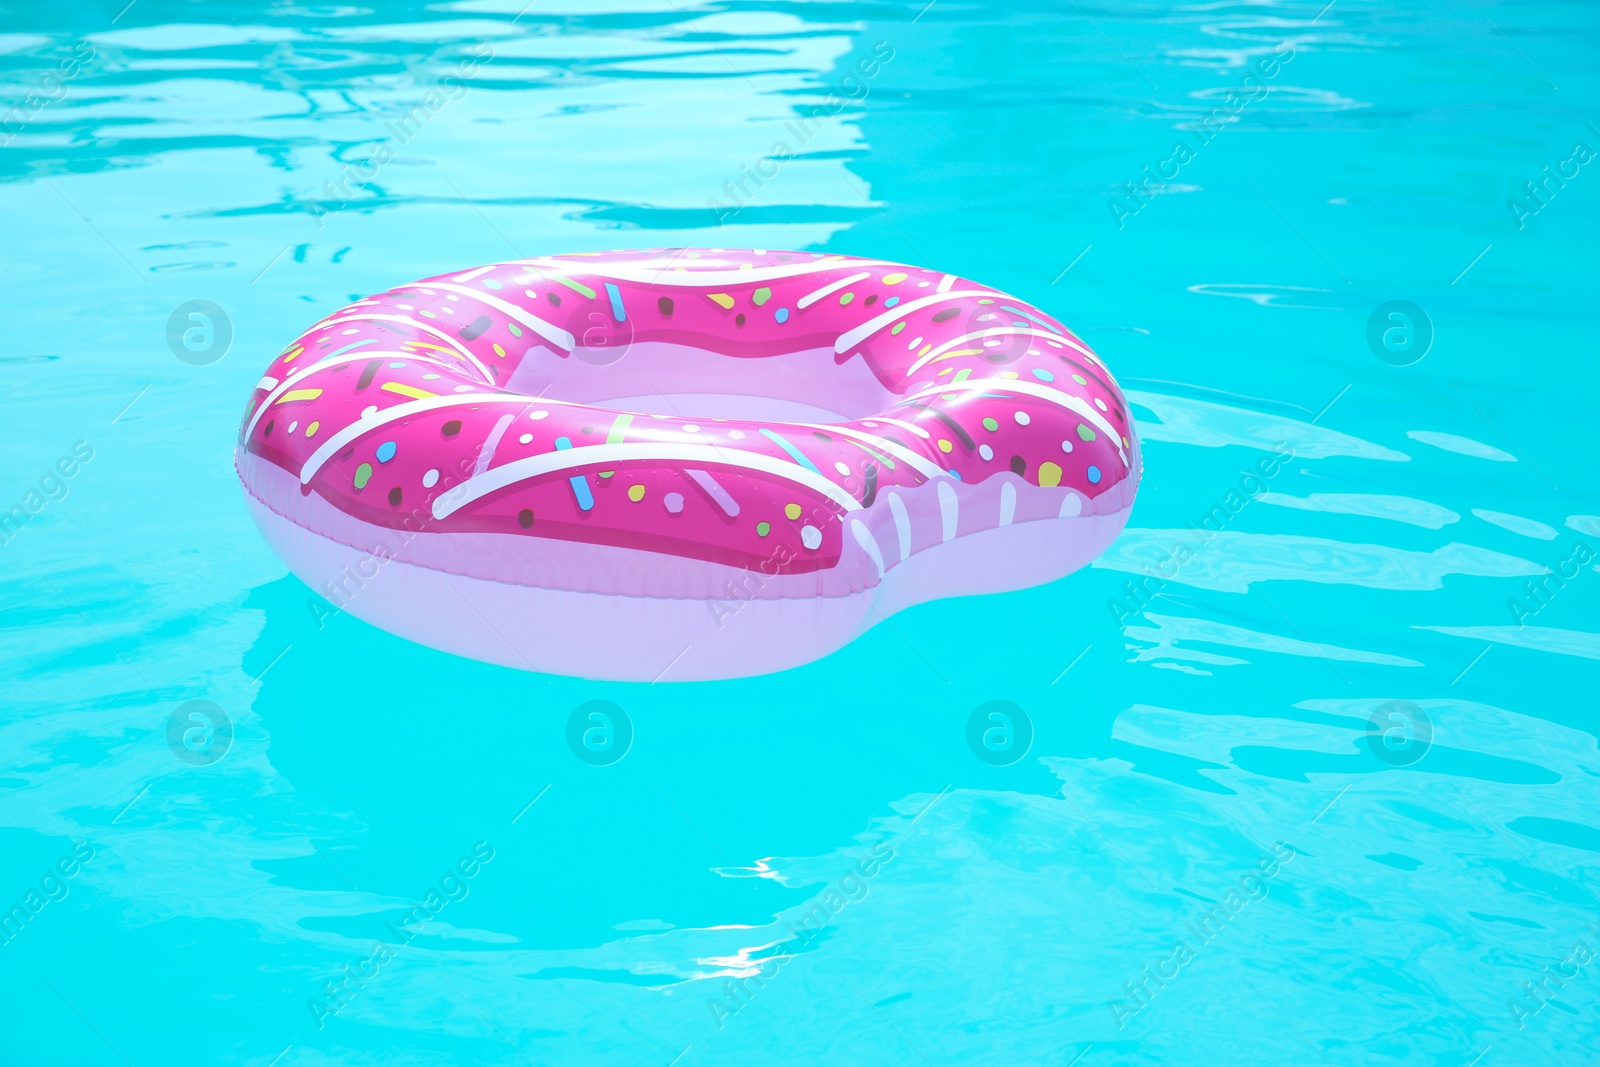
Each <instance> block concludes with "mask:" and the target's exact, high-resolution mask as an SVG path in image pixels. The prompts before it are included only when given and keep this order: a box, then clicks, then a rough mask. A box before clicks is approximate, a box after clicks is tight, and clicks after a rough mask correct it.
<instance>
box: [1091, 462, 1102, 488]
mask: <svg viewBox="0 0 1600 1067" xmlns="http://www.w3.org/2000/svg"><path fill="white" fill-rule="evenodd" d="M1089 481H1090V483H1091V484H1093V485H1099V484H1100V468H1099V467H1095V466H1090V468H1089Z"/></svg>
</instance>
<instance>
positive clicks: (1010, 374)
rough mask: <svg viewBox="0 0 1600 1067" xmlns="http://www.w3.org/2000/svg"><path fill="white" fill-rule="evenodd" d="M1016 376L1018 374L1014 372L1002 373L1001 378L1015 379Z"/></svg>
mask: <svg viewBox="0 0 1600 1067" xmlns="http://www.w3.org/2000/svg"><path fill="white" fill-rule="evenodd" d="M1016 376H1017V372H1016V371H1014V370H1008V371H1002V372H1001V374H1000V377H1002V378H1015V377H1016Z"/></svg>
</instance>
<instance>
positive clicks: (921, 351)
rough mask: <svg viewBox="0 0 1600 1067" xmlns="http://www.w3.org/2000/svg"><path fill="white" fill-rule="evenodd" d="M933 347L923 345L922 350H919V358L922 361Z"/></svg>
mask: <svg viewBox="0 0 1600 1067" xmlns="http://www.w3.org/2000/svg"><path fill="white" fill-rule="evenodd" d="M932 347H933V346H932V345H923V346H922V347H921V348H919V349H917V358H918V359H921V358H922V357H923V356H925V355H927V354H928V349H930V348H932Z"/></svg>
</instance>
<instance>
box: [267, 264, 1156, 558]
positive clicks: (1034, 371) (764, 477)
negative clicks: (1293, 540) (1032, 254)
mask: <svg viewBox="0 0 1600 1067" xmlns="http://www.w3.org/2000/svg"><path fill="white" fill-rule="evenodd" d="M623 342H626V343H627V344H638V343H640V342H660V343H664V344H668V345H682V346H687V347H691V348H697V349H700V350H706V351H713V352H716V353H719V354H721V355H722V356H725V357H727V358H729V359H761V358H764V357H773V356H782V355H787V354H791V353H797V352H807V351H813V350H819V349H822V350H827V351H830V352H832V353H834V358H835V361H836V362H837V363H839V364H844V363H846V362H847V361H851V360H861V361H864V363H865V366H866V367H867V368H868V369H870V371H871V373H872V374H873V376H874V377H875V378H876V380H877V381H878V382H879V383H880V384H881V385H882V386H883V387H884V389H885V391H886V393H887V394H888V395H890V396H892V397H894V398H895V399H893V400H892V401H891V402H890V404H889V406H888V407H886V408H885V409H884V410H883V411H882V412H880V413H878V414H875V415H872V416H868V417H865V418H860V419H856V420H854V421H849V422H839V423H834V424H830V425H827V426H821V427H818V426H812V425H801V424H795V423H782V422H774V421H739V420H723V419H708V418H699V419H692V418H676V417H670V418H668V417H662V416H659V415H647V414H641V413H637V412H626V411H617V410H608V409H604V408H599V407H593V406H586V405H580V404H573V403H567V402H563V401H561V400H560V399H559V397H537V398H536V397H535V396H531V395H529V394H528V393H526V392H518V391H513V390H511V389H509V388H507V386H506V383H507V382H508V381H509V380H510V378H511V377H512V375H513V374H514V373H517V372H518V369H519V367H520V366H521V365H522V364H524V363H525V362H529V361H532V362H531V363H530V365H529V367H526V368H523V369H522V372H521V373H520V374H519V375H518V378H519V382H523V383H525V382H526V381H528V380H529V377H528V375H529V371H530V370H532V371H537V370H538V368H539V367H540V366H541V365H544V364H543V363H542V362H541V361H549V360H571V359H574V358H578V359H587V358H588V356H589V355H590V354H591V353H593V352H604V353H607V358H608V359H609V353H611V352H614V351H615V350H616V346H617V345H619V344H621V343H623ZM624 358H625V357H624ZM589 361H591V362H595V363H603V362H606V361H605V360H598V359H595V360H589ZM551 366H554V364H551ZM774 388H775V389H777V388H778V386H776V385H775V386H774ZM636 391H637V392H638V393H641V394H643V393H649V392H651V391H652V389H651V387H650V385H647V384H644V383H640V387H639V388H638V389H637V390H636ZM533 392H537V390H533ZM301 427H303V428H304V429H303V430H302V429H300V428H301ZM240 447H241V448H242V449H246V450H248V451H249V452H250V453H253V454H254V455H256V456H258V457H261V458H263V459H265V460H266V461H267V462H269V463H271V464H273V465H275V466H277V467H279V468H282V469H283V470H285V471H288V472H290V473H292V474H294V475H295V476H297V477H298V478H299V479H300V481H301V483H302V485H303V487H304V489H305V491H306V492H314V493H316V494H317V495H319V496H320V497H322V498H323V499H324V500H326V501H328V502H329V503H331V504H332V505H333V506H335V507H337V508H339V509H340V510H342V511H344V512H345V513H347V514H349V515H352V516H354V517H356V518H358V519H361V520H363V521H365V522H368V523H372V524H374V525H377V526H383V527H393V528H399V527H401V526H406V527H408V528H410V529H417V528H419V526H420V528H422V529H425V530H426V531H428V532H433V533H452V532H473V533H481V532H492V533H498V534H504V535H506V536H512V537H517V536H520V537H535V538H559V539H563V540H569V541H579V542H587V543H592V544H607V545H616V546H623V547H628V548H634V549H641V550H645V551H649V552H655V553H662V554H668V555H676V556H685V557H690V558H695V559H702V560H709V561H713V562H717V563H723V564H728V565H731V566H735V567H739V568H743V569H755V568H758V567H759V568H761V569H762V570H764V571H766V572H767V573H772V572H773V571H774V567H775V566H776V568H777V569H778V570H781V571H782V572H784V573H799V572H805V571H813V570H823V569H826V568H829V567H832V566H835V565H836V564H837V563H838V561H839V559H840V556H841V553H842V552H843V551H845V546H846V545H848V544H850V543H852V542H860V543H861V547H862V549H864V550H865V551H866V552H867V553H868V554H869V555H871V557H872V558H873V559H874V561H877V562H878V563H879V570H880V574H879V577H881V571H882V569H883V568H884V567H886V566H887V567H892V566H893V565H894V563H895V562H898V561H899V560H900V559H903V558H905V553H904V552H903V551H902V553H900V554H898V555H897V554H896V553H894V552H892V551H891V552H889V553H887V557H886V558H885V556H884V554H883V553H881V552H880V551H879V549H880V546H879V545H878V544H877V543H876V542H875V541H874V540H873V538H872V537H871V535H870V534H869V533H868V527H867V526H865V525H862V524H861V523H860V522H859V521H855V520H859V519H860V518H861V517H862V513H863V512H869V511H870V510H871V509H874V508H879V509H881V508H884V507H886V506H887V507H890V508H892V509H893V510H894V512H895V515H894V518H895V519H896V521H899V520H900V519H901V518H902V516H903V507H902V506H901V502H900V501H899V500H898V499H897V498H896V496H895V494H894V493H892V492H890V491H891V490H895V489H897V488H899V489H904V490H906V491H911V490H914V489H915V488H916V487H918V486H921V485H924V484H926V483H927V482H929V481H934V482H937V483H940V484H939V485H938V486H937V488H938V498H939V500H940V504H941V506H944V504H945V502H946V500H947V498H948V499H949V500H950V501H952V502H953V501H956V500H959V498H960V494H961V492H962V489H963V487H966V486H975V485H977V484H978V483H980V482H982V481H984V480H985V479H988V478H990V477H991V476H995V475H1002V474H1011V475H1014V476H1016V477H1017V478H1018V479H1020V480H1021V481H1022V482H1023V483H1026V484H1027V485H1031V486H1034V487H1038V489H1039V490H1048V491H1049V492H1051V493H1055V494H1060V495H1061V497H1062V499H1063V507H1062V512H1061V513H1062V514H1077V513H1078V511H1077V506H1076V505H1074V506H1073V508H1072V510H1071V511H1068V510H1067V504H1069V503H1071V502H1070V501H1067V500H1066V497H1067V496H1068V495H1069V494H1077V495H1078V496H1079V497H1081V498H1086V499H1088V500H1093V499H1094V498H1095V497H1097V496H1099V495H1100V494H1102V493H1105V492H1107V491H1108V490H1111V489H1113V488H1117V489H1118V490H1119V492H1123V493H1125V494H1126V498H1127V499H1128V500H1129V501H1131V499H1132V490H1133V489H1135V488H1136V487H1137V482H1138V472H1139V446H1138V440H1137V438H1136V436H1135V434H1134V430H1133V425H1132V422H1131V421H1130V418H1129V414H1128V408H1127V403H1126V401H1125V400H1124V399H1123V396H1122V393H1121V390H1120V389H1118V387H1117V385H1116V383H1115V382H1114V381H1113V380H1112V378H1111V375H1110V373H1109V372H1108V371H1107V370H1106V368H1105V366H1104V364H1102V363H1101V362H1100V360H1099V359H1098V358H1097V357H1096V356H1095V355H1094V354H1093V353H1092V352H1091V351H1090V350H1089V348H1088V346H1086V345H1085V344H1084V343H1083V342H1082V341H1081V340H1079V339H1078V338H1077V337H1075V336H1073V335H1072V334H1071V333H1070V332H1068V331H1067V330H1066V328H1065V327H1063V326H1061V325H1060V324H1059V323H1057V322H1056V321H1055V320H1054V319H1053V318H1051V317H1050V316H1049V315H1047V314H1045V313H1044V312H1043V311H1040V310H1039V309H1037V308H1033V307H1030V306H1029V305H1027V304H1025V303H1023V302H1022V301H1019V300H1017V299H1015V298H1014V297H1011V296H1008V295H1006V294H1005V293H1001V292H999V291H997V290H994V289H991V288H988V287H986V286H982V285H979V284H977V283H974V282H970V281H967V280H966V279H963V278H957V277H954V276H952V275H945V274H939V273H936V272H932V271H925V270H922V269H919V268H915V267H908V266H902V265H899V264H894V263H886V262H880V261H876V260H865V259H856V258H853V257H847V256H836V255H823V254H818V253H808V252H769V251H763V250H756V251H741V250H724V249H650V250H646V251H628V252H608V253H600V254H589V255H573V256H554V257H549V258H545V259H537V260H521V261H514V262H507V263H497V264H493V265H490V266H486V267H480V268H478V269H476V270H469V271H466V272H465V273H457V274H446V275H440V276H438V277H435V278H429V279H426V280H424V281H420V282H416V283H413V284H410V285H403V286H400V287H398V288H395V289H391V290H389V291H388V292H384V293H380V294H377V295H376V296H373V297H371V298H368V299H365V300H361V301H357V302H356V303H354V304H351V305H349V306H347V307H344V308H341V309H340V310H339V311H337V312H335V313H334V314H332V315H330V316H328V317H327V318H325V319H324V320H322V321H321V322H319V323H317V324H316V325H315V326H313V327H312V328H311V329H310V330H308V331H306V332H305V333H304V334H302V335H301V336H300V337H298V338H296V339H295V340H294V341H293V342H292V343H291V344H289V345H288V346H287V347H286V348H285V349H284V351H283V352H282V353H281V354H280V355H279V356H278V357H276V358H275V359H274V360H273V363H272V366H271V367H270V368H269V369H268V371H267V373H266V376H265V377H264V378H263V379H262V380H261V382H260V383H258V384H257V386H256V389H255V393H254V395H253V397H252V400H251V403H250V406H249V408H248V410H247V413H246V416H245V420H244V424H243V426H242V428H241V432H240ZM247 488H248V485H247ZM947 490H949V491H950V492H947ZM1027 491H1029V492H1032V491H1033V490H1031V489H1030V490H1027ZM951 493H953V494H954V495H953V496H952V495H951ZM886 495H887V497H888V500H887V503H886V501H885V497H886ZM1014 498H1015V494H1014V492H1012V491H1011V489H1010V487H1009V486H1008V487H1007V494H1006V495H1005V497H1004V499H1005V500H1006V501H1007V503H1006V504H1005V505H1004V506H1003V507H1002V508H1001V509H1000V511H1001V512H1002V514H997V515H996V516H994V519H993V522H992V523H991V524H990V525H1002V524H1004V523H1007V522H1010V521H1011V518H1012V516H1011V513H1010V511H1009V510H1008V509H1009V508H1010V507H1012V504H1011V503H1009V501H1011V500H1014ZM951 506H952V507H953V506H954V504H953V503H952V505H951ZM1052 514H1053V512H1052ZM291 518H292V516H291ZM863 538H865V539H866V540H862V539H863ZM868 542H872V543H871V544H870V545H869V543H868ZM774 560H777V561H778V563H777V564H776V565H775V564H774V563H773V561H774Z"/></svg>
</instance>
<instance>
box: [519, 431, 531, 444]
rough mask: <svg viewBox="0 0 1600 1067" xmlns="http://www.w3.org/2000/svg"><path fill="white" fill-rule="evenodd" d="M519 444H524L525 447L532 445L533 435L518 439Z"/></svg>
mask: <svg viewBox="0 0 1600 1067" xmlns="http://www.w3.org/2000/svg"><path fill="white" fill-rule="evenodd" d="M517 443H518V444H524V445H527V444H532V443H533V434H531V433H525V434H523V435H522V436H521V437H519V438H517Z"/></svg>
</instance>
